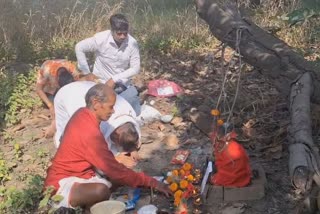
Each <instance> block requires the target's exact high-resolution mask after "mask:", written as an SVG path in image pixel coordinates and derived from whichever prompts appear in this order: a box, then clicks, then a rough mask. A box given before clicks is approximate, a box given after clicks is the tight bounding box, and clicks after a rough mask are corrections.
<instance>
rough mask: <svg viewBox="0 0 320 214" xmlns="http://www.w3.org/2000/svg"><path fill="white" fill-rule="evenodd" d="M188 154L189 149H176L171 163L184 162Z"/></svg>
mask: <svg viewBox="0 0 320 214" xmlns="http://www.w3.org/2000/svg"><path fill="white" fill-rule="evenodd" d="M189 154H190V151H189V150H178V151H176V153H175V154H174V156H173V157H172V160H171V163H172V164H181V165H182V164H184V163H185V162H186V160H187V158H188V156H189Z"/></svg>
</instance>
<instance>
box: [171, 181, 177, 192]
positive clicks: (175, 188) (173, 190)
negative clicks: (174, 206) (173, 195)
mask: <svg viewBox="0 0 320 214" xmlns="http://www.w3.org/2000/svg"><path fill="white" fill-rule="evenodd" d="M169 189H170V190H171V191H172V192H175V191H176V190H177V189H178V184H177V183H172V184H170V186H169Z"/></svg>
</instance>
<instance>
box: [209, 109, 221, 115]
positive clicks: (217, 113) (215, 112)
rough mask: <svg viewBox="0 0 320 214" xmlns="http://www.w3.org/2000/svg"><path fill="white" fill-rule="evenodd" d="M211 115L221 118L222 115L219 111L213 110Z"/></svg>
mask: <svg viewBox="0 0 320 214" xmlns="http://www.w3.org/2000/svg"><path fill="white" fill-rule="evenodd" d="M211 115H213V116H219V115H220V111H219V110H218V109H212V110H211Z"/></svg>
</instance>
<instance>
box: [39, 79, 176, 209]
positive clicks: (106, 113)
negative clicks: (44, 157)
mask: <svg viewBox="0 0 320 214" xmlns="http://www.w3.org/2000/svg"><path fill="white" fill-rule="evenodd" d="M85 100H86V105H87V106H86V107H84V108H80V109H79V110H78V111H77V112H76V113H75V114H74V115H73V116H72V118H71V119H70V121H69V122H68V124H67V126H66V130H65V132H64V135H63V137H62V142H61V145H60V147H59V148H58V150H57V153H56V154H55V156H54V158H53V160H52V165H51V166H50V167H49V168H48V170H47V177H46V179H45V184H44V189H47V188H48V187H50V186H52V187H53V188H54V192H53V194H56V195H61V196H63V200H62V201H61V202H60V203H59V205H58V206H59V207H61V206H62V207H69V208H74V207H83V208H84V209H85V210H86V211H89V209H90V207H91V206H92V205H94V204H95V203H98V202H101V201H104V200H108V199H109V197H110V194H111V190H110V188H111V186H112V182H117V183H118V184H121V185H127V186H131V187H140V186H141V187H152V188H155V189H157V190H158V191H160V192H162V193H164V194H165V195H166V196H169V194H171V193H170V190H169V188H168V187H167V185H165V184H163V183H162V182H159V181H157V180H156V179H154V178H152V177H150V176H147V175H145V174H144V173H137V172H134V171H132V170H131V169H128V168H127V167H125V166H124V165H123V164H120V163H119V162H118V161H116V159H115V158H114V156H113V154H112V152H111V151H110V150H109V148H108V145H107V143H106V142H105V139H104V136H103V134H102V133H101V131H100V127H99V124H100V122H101V121H106V120H108V119H109V117H110V116H111V115H112V113H113V112H114V110H113V106H114V104H115V100H116V95H115V94H114V92H113V90H112V89H111V88H109V87H107V86H105V85H103V84H97V85H95V86H93V87H92V88H91V89H90V90H89V91H88V92H87V94H86V97H85ZM95 169H100V170H101V171H102V172H103V173H104V174H105V175H106V176H107V177H108V179H109V180H107V179H103V178H100V177H99V176H97V174H96V172H95Z"/></svg>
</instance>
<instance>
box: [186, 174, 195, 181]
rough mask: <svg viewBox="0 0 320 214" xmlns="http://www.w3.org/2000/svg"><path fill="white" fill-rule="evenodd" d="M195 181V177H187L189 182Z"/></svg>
mask: <svg viewBox="0 0 320 214" xmlns="http://www.w3.org/2000/svg"><path fill="white" fill-rule="evenodd" d="M193 179H194V177H193V175H191V174H190V175H188V176H187V180H188V181H191V182H192V181H193Z"/></svg>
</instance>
